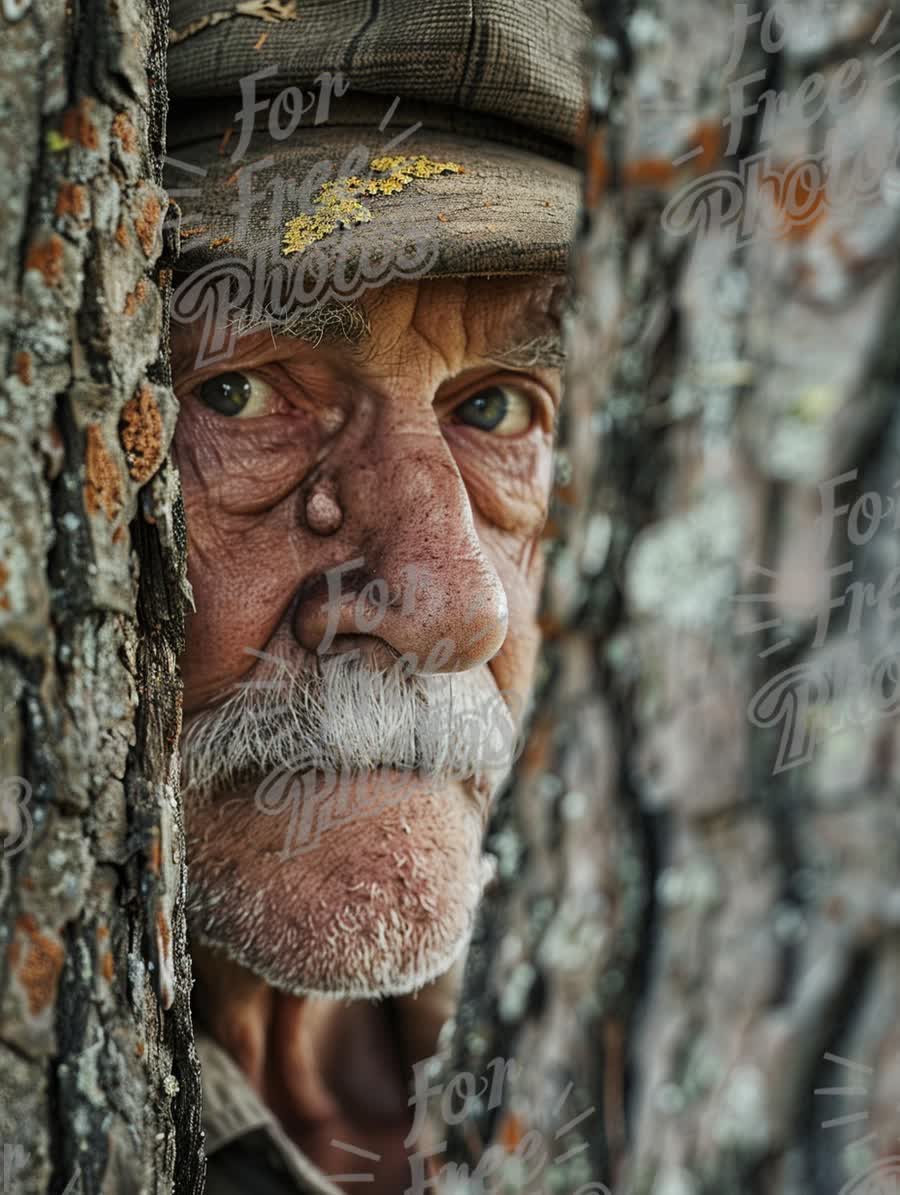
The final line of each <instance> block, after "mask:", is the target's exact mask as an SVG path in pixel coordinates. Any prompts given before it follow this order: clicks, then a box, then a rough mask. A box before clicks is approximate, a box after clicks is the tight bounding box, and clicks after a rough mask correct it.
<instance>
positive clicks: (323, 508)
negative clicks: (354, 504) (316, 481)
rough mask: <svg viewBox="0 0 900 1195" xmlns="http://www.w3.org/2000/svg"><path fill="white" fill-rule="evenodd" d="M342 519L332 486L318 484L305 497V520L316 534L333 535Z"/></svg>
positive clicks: (341, 512)
mask: <svg viewBox="0 0 900 1195" xmlns="http://www.w3.org/2000/svg"><path fill="white" fill-rule="evenodd" d="M343 521H344V512H343V511H342V510H341V508H340V506H339V505H338V501H337V497H336V496H335V493H334V488H333V487H332V486H328V485H318V486H316V488H315V489H314V490H312V491H311V492H310V493H309V495H308V496H307V499H306V522H307V525H308V526H309V529H310V531H314V532H315V533H316V535H334V533H335V531H337V530H338V529H339V528H340V525H341V523H343Z"/></svg>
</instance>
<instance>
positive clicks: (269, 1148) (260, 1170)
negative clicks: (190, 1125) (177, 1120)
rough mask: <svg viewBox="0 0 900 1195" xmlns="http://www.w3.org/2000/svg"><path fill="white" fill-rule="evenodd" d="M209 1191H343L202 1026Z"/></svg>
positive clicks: (299, 1194) (289, 1194)
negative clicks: (293, 1138)
mask: <svg viewBox="0 0 900 1195" xmlns="http://www.w3.org/2000/svg"><path fill="white" fill-rule="evenodd" d="M196 1042H197V1054H198V1056H199V1059H200V1072H201V1078H202V1082H203V1128H204V1131H205V1133H206V1167H207V1169H206V1195H251V1193H252V1195H344V1193H343V1192H342V1191H341V1189H340V1188H339V1187H336V1186H335V1185H334V1183H333V1182H331V1181H330V1179H329V1178H328V1176H327V1175H325V1174H323V1173H322V1171H321V1170H320V1169H319V1168H318V1166H314V1165H313V1163H312V1162H311V1161H310V1160H309V1158H307V1157H306V1155H305V1154H304V1153H302V1152H301V1151H300V1150H299V1149H298V1148H297V1146H296V1145H295V1144H294V1142H293V1141H292V1140H291V1139H290V1137H288V1135H287V1134H286V1133H285V1131H284V1129H283V1128H282V1127H281V1125H280V1124H279V1123H278V1120H277V1118H276V1117H275V1116H274V1115H273V1114H272V1112H271V1111H270V1110H269V1109H268V1108H267V1107H266V1106H265V1104H264V1103H263V1102H262V1100H261V1099H260V1098H259V1096H258V1095H257V1094H256V1092H255V1091H254V1090H253V1088H252V1087H251V1086H250V1084H249V1082H248V1081H247V1079H246V1077H245V1076H244V1074H243V1073H242V1072H241V1070H240V1069H239V1067H238V1066H237V1064H236V1063H235V1062H234V1061H233V1060H232V1059H231V1058H230V1057H229V1055H228V1054H227V1053H226V1052H225V1050H223V1049H222V1047H221V1046H220V1045H219V1044H218V1043H217V1042H216V1041H214V1040H213V1038H211V1037H210V1036H209V1035H208V1034H206V1033H204V1032H202V1030H199V1029H198V1030H197V1032H196Z"/></svg>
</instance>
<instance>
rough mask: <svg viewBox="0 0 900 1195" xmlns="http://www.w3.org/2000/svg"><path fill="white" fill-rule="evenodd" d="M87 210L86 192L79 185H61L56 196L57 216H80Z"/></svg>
mask: <svg viewBox="0 0 900 1195" xmlns="http://www.w3.org/2000/svg"><path fill="white" fill-rule="evenodd" d="M86 208H87V191H85V189H84V187H83V186H82V185H81V184H80V183H63V185H62V186H61V187H60V188H59V193H58V194H57V196H56V214H57V216H75V217H78V216H82V215H83V214H84V212H85V209H86Z"/></svg>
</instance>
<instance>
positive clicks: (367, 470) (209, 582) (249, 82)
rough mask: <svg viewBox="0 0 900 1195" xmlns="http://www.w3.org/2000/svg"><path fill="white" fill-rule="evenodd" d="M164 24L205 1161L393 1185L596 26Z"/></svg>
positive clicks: (506, 632) (524, 635)
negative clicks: (590, 33) (174, 226)
mask: <svg viewBox="0 0 900 1195" xmlns="http://www.w3.org/2000/svg"><path fill="white" fill-rule="evenodd" d="M171 24H172V34H171V40H172V47H171V51H170V87H171V91H172V94H173V96H175V97H177V98H176V102H175V103H174V105H173V108H172V112H171V114H170V121H169V129H168V144H169V157H168V174H167V182H168V184H169V186H170V188H171V190H172V193H173V194H174V195H175V197H176V198H177V199H178V202H179V204H180V206H181V208H182V213H183V214H182V220H181V229H180V233H181V246H182V258H181V260H180V262H179V265H180V273H179V279H178V280H177V282H178V285H177V289H176V295H175V302H174V305H173V314H174V317H175V322H174V323H173V338H172V348H173V370H174V381H175V388H176V392H177V394H178V396H179V398H180V401H181V414H180V417H179V423H178V428H177V431H176V441H175V451H176V456H177V460H178V463H179V466H180V471H181V478H182V485H183V490H184V500H185V509H186V515H187V527H188V535H189V577H190V581H191V585H192V588H193V593H194V598H195V605H196V610H195V613H193V614H192V615H191V616H190V617H189V625H188V643H187V649H186V652H185V656H184V659H183V676H184V685H185V702H184V722H185V731H184V736H183V742H182V759H183V776H184V791H185V810H186V818H187V834H188V852H189V858H188V873H189V890H190V892H189V895H190V908H189V917H190V926H191V932H192V954H193V958H194V965H195V973H196V977H197V985H196V992H195V996H196V1000H195V1008H196V1018H197V1027H198V1042H199V1050H200V1057H201V1065H202V1067H203V1072H204V1118H205V1125H206V1131H207V1151H208V1164H209V1178H208V1187H207V1189H208V1190H209V1191H210V1193H211V1195H227V1193H229V1192H241V1193H244V1192H250V1191H252V1192H261V1193H262V1192H273V1193H274V1192H297V1191H311V1192H320V1193H326V1192H332V1193H334V1192H337V1191H340V1190H354V1189H356V1186H354V1185H353V1184H354V1183H358V1182H360V1181H365V1180H369V1181H367V1182H366V1189H367V1190H369V1191H374V1192H379V1193H385V1195H387V1193H391V1195H394V1193H396V1192H399V1191H404V1190H407V1189H410V1190H412V1189H415V1188H414V1186H411V1185H410V1181H411V1180H410V1174H411V1169H410V1158H409V1154H410V1151H411V1150H413V1149H416V1148H419V1147H420V1146H421V1142H414V1141H412V1140H411V1138H410V1125H411V1119H412V1118H411V1113H410V1103H409V1084H410V1079H411V1070H410V1067H411V1065H412V1064H413V1063H414V1062H416V1061H417V1060H418V1059H421V1058H423V1057H426V1056H427V1055H428V1054H430V1053H431V1052H432V1051H433V1050H434V1048H435V1043H436V1034H437V1029H438V1028H439V1027H440V1024H441V1022H442V1021H443V1019H444V1018H445V1017H446V1016H447V1014H448V1013H449V1012H450V1011H452V1005H451V1003H450V1002H449V999H448V992H449V991H450V990H451V986H452V985H450V984H449V983H448V982H447V979H446V977H447V975H448V973H449V972H450V969H451V968H452V967H453V964H454V963H455V962H456V961H457V960H459V959H460V958H461V956H462V953H463V952H464V949H465V946H466V943H467V941H468V936H469V933H470V930H471V927H472V922H473V917H474V913H475V910H476V906H477V904H478V901H479V899H480V896H481V894H482V891H483V888H484V884H485V882H486V880H487V879H488V878H489V876H490V867H489V866H488V860H487V859H486V857H485V856H484V855H483V851H482V838H483V832H484V828H485V824H486V820H487V817H488V814H489V811H490V807H491V800H492V797H493V795H494V794H495V793H496V791H497V788H498V786H499V784H500V783H501V781H502V780H503V778H504V776H505V775H506V774H507V773H508V770H509V768H510V766H511V763H512V760H513V756H514V747H515V739H516V734H517V732H518V730H519V729H520V728H521V723H522V718H523V712H524V708H525V699H526V698H527V694H528V691H529V688H530V686H531V684H532V679H533V672H534V668H535V662H536V655H537V649H538V646H539V631H538V625H537V608H538V599H539V590H540V584H541V560H542V557H541V551H540V537H541V532H542V528H543V525H544V521H545V518H546V513H547V505H548V499H549V494H550V488H551V478H552V451H553V436H554V425H555V420H556V416H557V411H558V407H559V402H560V387H561V378H560V364H561V355H560V347H559V335H560V313H561V308H562V304H563V300H564V296H565V290H566V274H565V270H566V263H567V255H568V248H569V243H570V240H571V237H572V234H573V231H574V216H575V212H576V210H577V199H578V175H577V173H576V171H575V169H574V167H573V166H572V156H573V150H572V146H573V144H574V140H575V132H576V126H577V120H578V113H579V108H580V105H581V85H580V78H579V76H580V71H579V63H580V52H581V46H582V43H583V39H584V38H585V36H586V33H587V23H586V21H585V18H584V17H583V15H582V13H581V11H580V8H579V6H578V5H577V3H575V2H574V0H548V2H547V3H538V4H535V5H532V6H530V7H529V8H527V10H526V9H523V8H520V7H519V6H517V5H513V4H510V3H508V0H475V2H474V3H472V2H470V0H452V2H447V3H441V4H439V5H433V6H425V5H418V4H414V3H412V2H411V0H409V2H407V0H402V2H400V0H394V3H393V4H388V3H383V4H378V3H375V2H372V3H363V0H359V2H350V0H347V2H346V3H337V2H336V0H330V2H328V3H325V2H321V3H307V4H304V5H302V6H298V5H295V4H293V3H291V2H290V0H283V2H281V3H247V2H242V3H237V4H234V5H232V7H231V8H230V9H223V8H222V0H216V3H215V4H212V3H207V2H206V0H175V2H174V3H173V4H172V13H171ZM214 96H218V97H222V96H225V97H226V98H224V99H222V98H210V97H214ZM196 97H205V98H202V99H198V98H196ZM442 977H444V978H442ZM417 992H421V994H420V996H419V997H418V998H412V996H411V994H413V993H417ZM423 1189H424V1188H423Z"/></svg>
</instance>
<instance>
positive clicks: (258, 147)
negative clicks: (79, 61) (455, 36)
mask: <svg viewBox="0 0 900 1195" xmlns="http://www.w3.org/2000/svg"><path fill="white" fill-rule="evenodd" d="M382 107H383V105H382ZM230 116H231V117H232V118H233V116H234V104H233V103H231V105H230ZM398 123H399V122H398ZM429 124H431V126H432V127H429ZM485 125H486V128H487V129H488V131H490V128H489V122H485ZM228 127H229V121H228V120H223V119H222V109H221V105H220V106H219V117H218V119H217V120H212V121H211V120H210V112H209V111H206V112H205V113H204V114H203V115H202V117H201V114H199V113H197V114H196V115H194V116H192V118H191V119H190V120H189V121H187V120H185V119H184V118H183V117H181V118H179V120H178V121H177V122H175V124H174V126H173V125H172V124H170V138H169V157H168V160H167V168H166V185H167V186H168V187H169V188H170V190H172V191H174V192H175V195H174V197H175V199H176V201H177V202H178V203H179V206H180V207H181V211H182V221H181V229H180V238H181V257H180V259H179V261H178V269H179V271H195V270H197V269H201V268H203V267H204V266H207V265H209V264H210V263H214V262H217V261H225V260H226V259H232V260H240V261H244V262H246V263H247V264H248V266H251V267H252V265H253V264H254V263H256V262H262V263H265V264H267V265H268V266H271V265H272V264H274V263H279V264H282V265H284V266H287V267H292V266H293V267H298V268H300V270H301V271H302V272H304V273H306V274H309V275H311V276H319V275H321V274H322V273H323V272H324V273H328V275H329V277H330V278H333V277H334V276H336V275H337V276H339V277H340V278H341V279H342V280H343V281H344V282H346V283H347V284H348V285H350V284H352V283H353V280H354V279H355V280H356V282H359V281H360V279H361V278H362V277H365V279H366V280H367V281H366V282H364V283H363V284H362V285H380V284H384V282H386V281H389V280H391V279H394V278H400V277H437V276H446V275H494V274H527V273H562V272H564V271H565V270H566V268H567V263H568V258H569V252H570V246H571V242H572V239H573V236H574V232H575V225H576V220H577V215H578V209H579V202H580V181H581V174H580V171H579V170H577V169H576V168H575V167H573V166H572V165H569V164H567V163H566V162H563V161H557V160H554V159H553V158H552V157H549V156H547V155H545V154H543V153H539V152H535V151H534V150H532V149H526V148H521V147H520V146H517V145H510V144H508V143H507V142H505V141H498V140H494V139H491V138H490V137H488V136H484V137H482V136H479V135H476V134H475V133H474V132H472V131H471V129H469V130H467V131H466V132H465V133H460V132H459V131H456V130H452V129H447V128H435V127H433V122H429V121H427V120H426V121H424V122H423V123H422V126H421V127H420V128H418V129H417V131H416V132H415V133H413V134H412V135H410V136H408V137H406V138H404V139H403V140H402V142H401V143H400V144H396V145H394V146H390V145H389V142H390V140H391V135H394V136H395V135H396V129H397V124H395V125H394V128H393V129H392V130H390V135H389V132H387V131H385V132H382V131H380V129H379V126H378V124H377V123H375V124H374V125H373V123H372V122H371V121H361V122H359V123H355V124H354V123H345V124H340V125H334V124H328V125H323V126H320V127H315V126H314V127H309V128H298V129H297V130H295V131H294V132H293V133H292V135H291V136H290V138H288V139H285V140H274V139H273V138H272V137H271V136H270V135H269V133H268V131H265V130H264V131H263V132H262V133H259V132H257V133H255V134H254V135H253V137H252V138H251V139H250V140H249V143H248V145H247V147H246V150H245V152H243V153H242V154H241V158H240V160H239V161H238V162H235V161H234V160H233V154H234V150H235V147H236V145H237V144H238V142H239V130H238V129H233V130H232V132H231V133H230V134H229V133H228ZM213 129H214V131H213ZM354 151H355V153H354ZM385 154H386V155H388V156H389V158H390V160H391V161H392V162H397V160H398V159H401V165H400V166H399V168H387V169H385V168H384V165H383V159H384V157H385ZM267 160H268V161H267ZM379 160H382V168H380V169H378V168H374V167H373V166H372V163H373V162H376V163H377V162H379ZM402 160H405V161H406V162H407V163H409V162H410V161H412V160H417V161H418V163H419V171H418V174H420V175H423V176H417V174H416V172H415V170H411V169H410V168H407V169H406V173H405V174H404V172H403V171H404V167H403V165H402ZM348 163H349V164H350V165H351V168H352V173H351V174H342V170H345V169H346V168H347V167H348ZM423 163H424V165H423ZM326 164H328V165H326ZM443 164H447V168H446V169H439V168H440V167H441V166H442V165H443ZM392 176H393V178H394V185H393V186H391V187H389V188H385V190H387V191H388V192H389V193H382V191H381V189H379V188H378V187H377V186H376V187H374V188H372V190H374V191H375V193H366V192H365V190H364V188H365V186H366V184H367V183H368V181H369V180H375V181H376V182H378V181H383V180H384V179H386V178H391V177H392ZM351 178H353V179H356V180H357V181H358V182H359V184H360V186H359V187H357V186H356V183H350V184H349V187H350V191H348V190H347V186H348V182H347V180H348V179H351ZM325 179H330V180H334V181H335V182H336V185H337V194H341V195H345V196H346V195H348V194H351V195H352V196H353V197H354V201H355V200H358V204H359V206H356V203H355V202H354V203H351V207H350V209H349V210H350V211H351V215H350V216H349V219H350V221H351V222H350V226H349V227H336V228H333V229H329V225H330V223H331V219H330V217H329V208H328V204H327V202H326V201H325V196H326V195H331V196H333V195H334V194H335V193H336V192H335V191H333V190H332V191H327V190H326V192H323V191H322V190H321V184H322V182H323V181H324V180H325ZM354 187H356V189H355V190H354V189H353V188H354ZM179 192H180V193H179ZM242 207H243V213H242V211H241V209H242ZM331 210H332V211H333V209H331ZM345 210H348V209H345ZM298 217H305V219H301V222H300V224H299V225H298V224H297V223H294V224H293V225H292V221H294V222H295V221H297V218H298ZM357 219H359V221H360V222H354V221H356V220H357ZM291 229H293V232H294V235H293V237H290V236H288V237H287V240H286V234H288V233H289V232H290V231H291ZM298 229H299V235H298ZM292 243H293V244H294V245H297V244H300V245H301V246H302V247H301V248H299V249H293V250H292V248H291V244H292ZM339 289H340V288H338V290H339Z"/></svg>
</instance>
